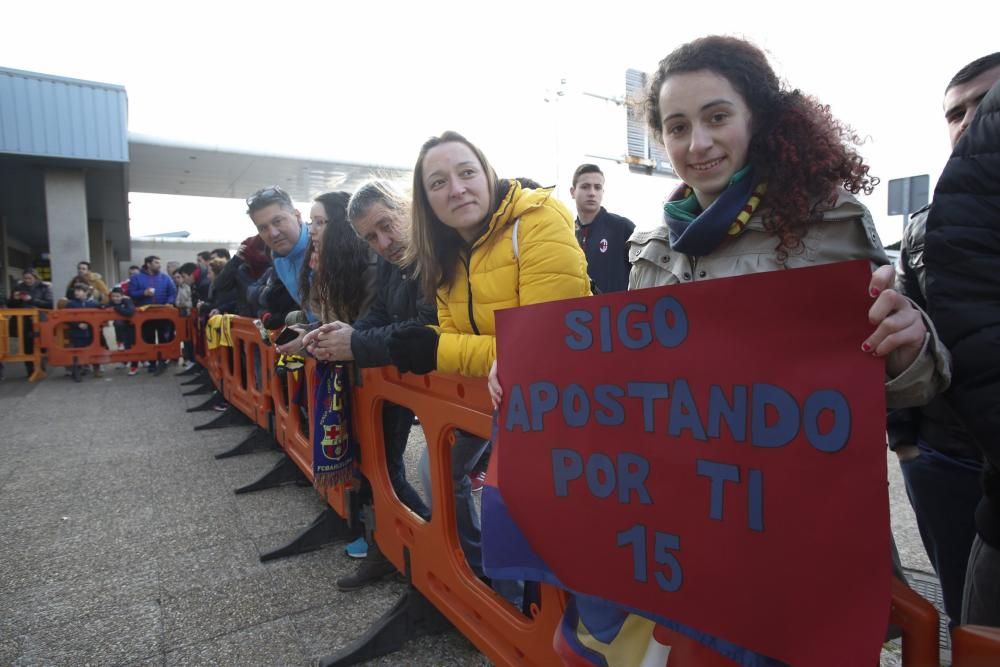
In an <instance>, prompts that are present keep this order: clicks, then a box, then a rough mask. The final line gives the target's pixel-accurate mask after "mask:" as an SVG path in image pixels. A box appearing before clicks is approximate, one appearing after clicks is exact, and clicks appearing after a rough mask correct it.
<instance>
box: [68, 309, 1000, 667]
mask: <svg viewBox="0 0 1000 667" xmlns="http://www.w3.org/2000/svg"><path fill="white" fill-rule="evenodd" d="M76 312H77V313H79V312H80V311H76ZM102 314H103V315H104V316H105V319H107V317H106V314H104V313H102ZM232 324H233V326H232V335H233V341H234V345H235V349H234V350H233V352H234V354H233V360H232V361H229V360H228V359H227V356H228V350H229V348H215V349H214V350H211V351H209V352H208V353H207V354H206V355H205V356H204V362H203V365H205V366H206V368H208V370H209V373H210V374H211V376H212V378H213V380H214V381H215V382H216V386H218V385H219V383H220V382H221V383H222V384H223V385H224V386H226V387H227V390H226V391H227V394H226V396H227V399H228V400H231V401H232V404H233V405H234V406H237V407H239V409H240V410H241V411H243V412H244V413H245V414H246V415H247V416H248V417H250V418H252V419H254V420H255V421H257V422H258V423H260V420H259V416H260V411H261V410H262V409H265V406H266V403H267V401H268V400H269V401H270V405H271V408H272V409H273V415H274V417H273V424H272V427H271V429H270V430H272V432H273V435H274V436H275V439H276V440H277V441H278V442H279V443H280V444H281V447H282V448H283V449H284V450H285V452H286V453H287V454H288V456H289V457H290V458H291V459H292V460H293V461H294V462H295V465H296V466H297V467H298V468H299V469H300V470H301V471H302V472H303V474H305V476H306V477H307V478H308V479H310V480H311V479H312V478H313V473H312V446H311V442H312V439H311V436H312V424H313V418H312V417H313V413H314V409H315V406H314V405H313V391H314V388H315V383H314V372H315V362H314V361H313V360H311V359H309V360H307V362H306V365H305V367H304V368H303V369H302V370H301V371H299V372H298V373H288V374H287V375H286V376H285V377H284V378H282V377H280V376H279V375H278V374H277V373H275V372H274V371H273V369H274V364H275V361H276V358H277V355H276V352H275V350H274V348H273V347H270V346H265V345H262V344H259V343H258V342H257V341H259V340H260V339H259V337H257V333H256V330H254V331H253V332H252V333H251V329H253V324H252V323H251V322H250V320H247V319H246V318H234V319H233V322H232ZM238 341H242V345H241V344H239V343H238ZM255 349H257V350H259V354H260V363H261V373H260V377H261V380H262V385H261V386H262V389H261V390H260V391H259V395H258V393H257V392H256V389H255V384H254V378H256V377H258V376H257V373H256V370H255V369H254V368H253V364H254V363H255V362H254V361H253V355H254V354H255V352H254V350H255ZM241 369H244V370H241ZM244 373H245V378H246V379H245V380H244ZM228 386H233V389H228ZM237 387H238V388H237ZM268 394H269V396H268ZM352 401H353V410H352V416H353V419H354V428H355V432H356V436H357V438H358V440H359V441H360V443H361V450H362V456H361V464H360V468H361V471H362V472H363V473H364V475H365V476H366V477H367V478H368V480H369V481H370V482H371V486H372V494H373V503H374V508H375V521H376V522H377V523H376V525H375V526H374V531H375V532H374V535H375V539H376V542H377V543H378V546H379V548H380V549H381V551H382V552H383V553H384V554H385V555H386V557H387V558H388V559H389V560H390V561H392V563H393V564H394V565H395V566H396V567H397V568H398V569H399V570H400V571H401V572H404V573H406V574H407V575H408V578H409V579H410V581H411V583H412V584H413V586H414V587H415V588H416V589H417V590H419V591H420V593H422V594H423V595H424V596H425V597H426V598H427V599H428V600H430V601H431V602H432V603H433V605H434V607H435V608H436V609H437V610H438V611H440V612H441V613H442V614H444V616H446V617H447V618H448V619H449V620H450V621H451V622H452V623H453V624H454V625H455V627H456V628H458V629H459V631H461V632H462V634H463V635H465V636H466V637H467V638H468V639H469V640H470V641H472V642H473V643H474V644H475V645H476V646H477V648H479V649H480V650H481V651H482V652H483V653H484V654H485V655H486V656H487V657H488V658H489V659H490V660H491V661H492V662H493V663H495V664H497V665H518V666H527V665H539V666H543V665H544V666H548V665H555V664H560V663H561V659H560V656H559V655H557V653H556V650H555V649H554V646H553V642H554V638H555V637H557V633H556V629H557V627H558V624H559V622H560V619H561V616H562V613H563V610H564V608H565V596H564V594H563V593H562V592H561V591H559V590H558V589H556V588H553V587H551V586H545V585H543V586H541V587H540V592H541V595H540V597H541V601H540V604H537V605H532V607H531V610H530V611H531V617H530V618H528V617H526V616H524V615H522V614H521V613H520V612H519V611H518V610H516V609H514V607H513V606H511V605H510V604H509V603H508V602H506V601H505V600H504V599H503V598H501V597H500V596H499V595H498V594H497V593H495V592H494V591H493V590H491V589H490V588H488V587H487V586H486V585H485V584H484V583H483V582H482V581H480V580H479V579H478V578H477V577H476V576H475V574H474V573H473V572H472V571H471V569H470V568H469V566H468V564H467V563H466V560H465V556H464V554H463V552H462V549H461V546H460V544H459V541H458V535H457V530H456V523H455V500H454V495H453V493H452V490H451V471H450V467H451V456H450V448H451V442H452V435H451V434H452V431H453V429H456V428H458V429H462V430H465V431H469V432H471V433H475V434H477V435H482V436H485V435H487V434H489V432H490V424H491V416H490V415H491V412H490V408H489V397H488V392H487V389H486V383H485V381H484V380H473V379H468V378H461V377H457V376H448V375H440V374H436V373H432V374H430V375H425V376H414V375H410V374H405V375H401V374H400V373H398V372H397V371H396V370H395V369H393V368H389V367H385V368H375V369H366V370H364V371H363V372H362V374H361V381H360V382H356V383H355V386H354V389H353V396H352ZM386 402H391V403H395V404H397V405H402V406H405V407H408V408H410V409H411V410H413V411H414V413H416V414H417V415H418V417H419V418H420V422H421V425H422V427H423V430H424V434H425V436H426V439H427V443H428V445H427V446H428V449H429V454H430V469H431V487H432V493H433V498H434V507H433V513H432V518H431V520H430V521H429V522H424V521H423V520H422V519H421V518H420V517H418V516H417V515H416V514H414V513H413V512H412V511H410V509H409V508H408V507H406V506H405V505H404V504H403V503H402V502H400V500H399V499H398V497H397V496H396V494H395V491H394V490H393V488H392V484H391V482H390V480H389V476H388V470H387V467H386V458H385V438H384V433H383V430H382V409H383V405H384V404H385V403H386ZM347 491H348V489H347V488H345V487H343V486H340V487H335V488H333V489H330V490H328V491H327V492H326V493H325V496H326V499H327V502H328V504H329V505H330V507H331V508H332V509H333V510H334V511H335V512H336V514H338V515H339V516H341V517H343V518H345V519H348V518H349V515H350V508H349V503H348V502H347V500H346V498H347V495H348V494H347ZM890 622H891V623H893V624H896V625H898V626H900V627H901V628H902V631H903V641H902V646H903V656H902V664H903V665H904V667H923V666H925V665H936V664H938V645H937V637H938V614H937V611H936V610H935V609H934V607H933V606H932V605H931V604H930V603H929V602H927V601H926V600H925V599H923V598H922V597H921V596H920V595H919V594H918V593H916V592H915V591H913V590H911V589H910V588H908V587H907V586H905V585H904V584H902V583H901V582H899V581H897V580H895V579H894V580H893V582H892V606H891V613H890ZM953 637H954V640H953V641H954V654H953V655H954V657H955V662H954V664H955V665H956V667H978V666H979V665H998V664H1000V630H997V629H987V628H978V627H975V626H968V627H961V628H956V630H955V632H954V634H953ZM671 647H672V648H671V656H672V657H673V656H676V657H677V658H681V656H686V658H687V659H681V660H671V663H670V664H675V663H676V664H679V665H685V664H694V665H701V666H714V665H725V664H731V663H730V662H729V661H728V660H726V659H725V658H722V657H721V656H718V655H717V654H715V653H713V652H710V651H705V649H704V648H703V647H702V646H701V645H700V644H697V643H696V642H694V641H692V640H688V639H686V638H685V637H683V636H681V635H676V634H675V633H674V634H671ZM345 664H348V663H345ZM563 664H570V663H568V662H567V663H563Z"/></svg>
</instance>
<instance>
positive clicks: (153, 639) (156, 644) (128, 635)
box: [15, 602, 163, 667]
mask: <svg viewBox="0 0 1000 667" xmlns="http://www.w3.org/2000/svg"><path fill="white" fill-rule="evenodd" d="M161 635H162V626H161V619H160V607H159V605H158V604H157V603H156V602H146V603H142V604H138V605H131V606H129V607H123V608H118V609H113V610H110V611H107V612H104V613H99V614H92V615H90V616H81V617H79V618H77V619H74V620H73V621H70V622H68V623H65V624H63V625H60V626H57V627H48V628H43V629H40V630H38V631H33V632H31V633H29V634H24V635H22V636H21V637H22V638H23V644H22V653H21V656H20V657H19V658H18V660H17V661H16V662H15V664H17V665H91V666H93V667H98V666H101V665H109V666H111V665H120V664H129V665H131V664H135V663H139V662H141V661H144V660H146V659H147V658H150V657H155V656H159V655H162V652H163V649H162V645H161Z"/></svg>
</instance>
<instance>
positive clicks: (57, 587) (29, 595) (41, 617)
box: [0, 564, 160, 664]
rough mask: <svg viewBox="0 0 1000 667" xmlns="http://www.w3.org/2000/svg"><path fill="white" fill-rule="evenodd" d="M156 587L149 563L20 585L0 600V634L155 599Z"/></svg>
mask: <svg viewBox="0 0 1000 667" xmlns="http://www.w3.org/2000/svg"><path fill="white" fill-rule="evenodd" d="M159 590H160V587H159V578H158V576H157V572H156V568H155V567H154V566H152V565H150V564H143V565H141V566H139V567H136V568H129V569H123V570H119V569H114V570H109V569H104V570H99V571H93V572H90V573H87V574H85V575H84V574H81V575H80V576H79V577H77V578H75V579H73V580H62V581H58V582H55V583H51V584H47V585H40V586H34V587H31V588H28V589H23V590H21V591H20V592H17V593H11V594H10V595H7V596H4V597H3V598H2V601H0V634H2V635H8V634H21V633H27V634H31V633H34V632H37V631H39V630H40V629H44V628H48V627H52V626H58V625H63V624H67V623H70V622H72V621H74V620H76V619H77V618H79V617H82V616H92V615H102V614H108V613H112V612H114V611H115V610H117V609H122V608H126V607H131V606H141V605H142V604H145V603H156V602H158V598H159ZM0 664H4V663H2V662H0Z"/></svg>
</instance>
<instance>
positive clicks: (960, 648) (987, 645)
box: [951, 625, 1000, 667]
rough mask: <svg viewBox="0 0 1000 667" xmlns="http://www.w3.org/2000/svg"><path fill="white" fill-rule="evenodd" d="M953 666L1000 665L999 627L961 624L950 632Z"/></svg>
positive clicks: (984, 666) (985, 666) (983, 666)
mask: <svg viewBox="0 0 1000 667" xmlns="http://www.w3.org/2000/svg"><path fill="white" fill-rule="evenodd" d="M951 664H952V666H953V667H996V666H997V665H1000V628H988V627H985V626H982V625H961V626H959V627H957V628H955V629H954V630H952V632H951Z"/></svg>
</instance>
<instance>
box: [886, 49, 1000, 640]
mask: <svg viewBox="0 0 1000 667" xmlns="http://www.w3.org/2000/svg"><path fill="white" fill-rule="evenodd" d="M991 70H993V71H995V73H994V74H990V72H991ZM984 74H985V75H986V79H985V80H981V79H980V76H981V75H984ZM997 78H1000V53H997V54H994V55H993V56H987V57H986V58H980V59H979V60H977V61H975V62H973V63H970V64H969V65H966V66H965V67H963V68H962V69H961V70H960V71H959V72H958V73H957V74H956V75H955V77H954V78H953V79H952V80H951V81H950V82H949V83H948V86H947V88H946V89H945V99H944V109H945V121H946V123H947V125H948V133H949V138H950V140H951V147H952V149H954V148H955V146H956V144H957V143H958V140H959V138H960V137H961V136H962V132H963V131H964V129H965V127H967V126H968V124H969V123H970V122H971V120H972V117H973V115H974V114H975V111H976V107H977V106H978V104H979V101H980V99H981V98H982V96H983V94H984V93H985V91H986V90H987V89H988V87H989V85H988V84H989V83H990V80H995V79H997ZM929 210H930V206H929V205H928V206H925V207H924V208H923V209H921V210H920V211H917V212H916V213H914V214H913V215H912V216H911V218H910V221H909V224H908V225H907V226H906V229H905V230H904V232H903V241H902V245H901V248H900V257H899V262H898V264H897V267H896V269H897V281H896V289H897V291H899V292H900V293H901V294H903V295H905V296H906V297H908V298H910V299H912V300H913V301H914V303H916V304H917V305H918V306H920V307H921V308H923V309H924V310H926V309H927V274H926V272H925V268H924V254H925V253H924V247H925V231H926V227H927V214H928V212H929ZM887 426H888V433H889V447H890V448H891V449H893V450H894V451H895V452H896V455H897V456H898V458H899V465H900V469H901V471H902V473H903V480H904V482H905V484H906V495H907V496H908V497H909V499H910V505H911V506H912V507H913V512H914V515H915V516H916V519H917V526H918V528H919V529H920V538H921V540H922V541H923V544H924V548H925V549H926V551H927V556H928V557H929V558H930V561H931V565H933V566H934V571H935V572H936V573H937V575H938V578H939V579H940V580H941V592H942V595H943V597H944V607H945V612H947V614H948V617H949V619H950V622H951V624H952V625H953V626H954V625H956V624H958V622H959V621H960V619H961V614H962V596H963V590H964V588H965V575H966V568H967V566H968V563H969V552H970V551H971V549H972V544H973V541H974V540H975V537H976V523H975V513H976V507H977V506H978V505H979V501H980V499H981V498H982V491H981V490H980V484H979V479H980V477H981V476H982V471H983V463H982V455H981V454H980V452H979V447H978V446H977V445H976V443H975V440H974V439H973V437H972V436H971V435H970V434H969V432H968V431H967V430H966V429H965V428H964V427H963V426H962V424H961V422H959V420H958V419H957V417H956V416H955V413H954V411H953V410H952V409H951V406H950V405H949V402H948V400H947V398H945V397H944V396H938V397H937V398H935V399H934V400H932V401H931V402H930V403H928V404H927V405H925V406H922V407H919V408H910V409H907V410H896V411H893V412H892V413H890V415H889V418H888V424H887Z"/></svg>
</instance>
